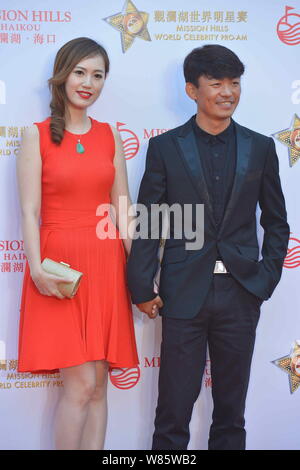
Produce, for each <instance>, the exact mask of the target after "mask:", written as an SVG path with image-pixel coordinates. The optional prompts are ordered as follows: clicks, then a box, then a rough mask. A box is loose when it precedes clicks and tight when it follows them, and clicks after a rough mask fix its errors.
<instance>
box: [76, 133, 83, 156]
mask: <svg viewBox="0 0 300 470" xmlns="http://www.w3.org/2000/svg"><path fill="white" fill-rule="evenodd" d="M80 139H81V136H80V137H79V139H77V144H76V152H77V153H84V146H83V145H82V143H81V142H80Z"/></svg>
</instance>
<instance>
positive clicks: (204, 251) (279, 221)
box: [127, 120, 289, 318]
mask: <svg viewBox="0 0 300 470" xmlns="http://www.w3.org/2000/svg"><path fill="white" fill-rule="evenodd" d="M191 122H192V121H191V120H189V121H188V122H187V123H185V124H184V125H183V126H180V127H177V128H175V129H172V130H171V131H168V132H166V133H164V134H162V135H160V136H157V137H154V138H152V139H150V140H149V147H148V152H147V158H146V169H145V173H144V176H143V178H142V181H141V185H140V190H139V196H138V202H139V203H143V204H145V205H146V206H147V207H150V205H151V204H161V203H167V204H169V205H172V204H174V203H179V204H180V205H183V204H193V205H195V204H201V203H202V204H204V245H203V247H202V248H201V249H199V250H197V251H194V250H186V247H185V244H186V241H187V240H185V239H184V238H183V239H181V240H178V239H172V238H170V239H168V240H167V241H166V244H165V250H164V256H163V261H162V266H161V275H160V288H159V294H160V296H161V298H162V300H163V302H164V306H163V308H162V309H160V313H161V314H162V315H166V316H169V317H175V318H192V317H194V316H195V315H197V313H199V310H200V308H201V306H202V304H203V302H204V300H205V297H206V295H207V293H208V289H209V286H210V283H211V281H212V277H213V269H214V265H215V261H216V259H217V248H218V249H219V252H220V254H221V256H222V259H223V261H224V263H225V266H226V267H227V269H228V270H229V271H230V273H231V274H232V275H233V276H234V277H235V278H236V279H237V280H238V281H239V282H240V283H241V284H242V285H243V286H244V287H245V288H246V289H247V290H248V291H250V292H251V293H253V294H254V295H256V296H257V297H260V298H261V299H262V300H266V299H268V298H269V297H270V296H271V295H272V292H273V290H274V289H275V287H276V285H277V283H278V281H279V280H280V277H281V272H282V266H283V261H284V258H285V256H286V252H287V246H288V240H289V226H288V224H287V218H286V209H285V202H284V196H283V193H282V189H281V184H280V178H279V167H278V158H277V155H276V150H275V145H274V142H273V140H272V139H271V138H269V137H266V136H264V135H261V134H258V133H257V132H254V131H251V130H250V129H247V128H245V127H242V126H240V125H239V124H237V123H234V124H235V127H236V141H237V162H236V172H235V178H234V183H233V188H232V192H231V196H230V198H229V202H228V204H227V206H226V209H225V213H224V217H223V221H222V223H221V224H220V226H219V228H217V227H216V225H215V222H214V217H213V209H212V202H211V198H210V195H209V193H208V190H207V186H206V182H205V179H204V174H203V168H202V165H201V155H200V158H199V153H198V149H197V144H196V140H195V136H194V132H193V129H192V123H191ZM257 203H259V205H260V208H261V211H262V213H261V218H260V224H261V225H262V227H263V229H264V240H263V246H262V259H261V260H260V261H258V258H259V248H258V241H257V229H256V207H257ZM194 222H196V221H194ZM170 233H171V236H172V227H171V230H170ZM158 247H159V240H157V239H156V240H155V239H139V238H138V239H135V240H133V243H132V249H131V253H130V256H129V259H128V266H127V268H128V269H127V274H128V286H129V289H130V291H131V296H132V301H133V303H141V302H145V301H147V300H151V299H153V298H154V297H155V293H154V292H153V279H154V276H155V273H156V271H157V268H158V260H157V251H158Z"/></svg>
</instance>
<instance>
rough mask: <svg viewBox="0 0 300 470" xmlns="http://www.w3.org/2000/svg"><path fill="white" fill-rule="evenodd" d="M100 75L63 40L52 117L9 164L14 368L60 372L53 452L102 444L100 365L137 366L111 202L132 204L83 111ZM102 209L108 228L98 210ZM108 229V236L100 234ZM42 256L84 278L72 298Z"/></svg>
mask: <svg viewBox="0 0 300 470" xmlns="http://www.w3.org/2000/svg"><path fill="white" fill-rule="evenodd" d="M108 71H109V59H108V56H107V53H106V51H105V49H104V48H103V47H102V46H100V45H99V44H98V43H96V42H95V41H93V40H91V39H89V38H77V39H73V40H72V41H69V42H68V43H67V44H65V45H64V46H63V47H62V48H61V49H60V50H59V51H58V53H57V56H56V59H55V64H54V72H53V77H52V78H51V79H50V80H49V84H50V88H51V92H52V100H51V104H50V108H51V116H50V117H49V118H47V119H46V120H45V121H43V122H40V123H36V124H35V125H33V126H32V127H30V128H28V129H27V131H26V132H25V134H24V138H23V141H22V146H21V151H20V153H19V156H18V160H17V175H18V185H19V194H20V203H21V213H22V229H23V237H24V244H25V251H26V255H27V264H26V270H25V275H24V281H23V291H22V299H21V308H20V314H21V316H20V331H19V360H18V368H19V369H18V370H19V371H20V372H28V371H30V372H34V373H39V372H43V373H55V372H58V371H60V372H61V375H62V377H63V382H64V388H63V392H62V396H61V398H60V401H59V403H58V407H57V412H56V432H55V434H56V448H57V449H102V448H103V444H104V438H105V429H106V420H107V376H108V369H109V367H128V368H130V367H134V366H136V365H137V364H138V357H137V352H136V344H135V336H134V326H133V318H132V310H131V303H130V297H129V293H128V291H127V286H126V277H125V273H126V271H125V265H126V255H125V250H126V252H127V254H128V253H129V251H130V246H131V240H130V237H129V236H128V232H127V230H126V227H127V226H128V225H129V226H130V223H131V222H134V221H133V220H131V219H129V217H128V215H127V214H122V213H121V210H120V209H119V198H120V196H122V197H123V198H126V201H127V207H129V206H130V204H131V202H130V196H129V191H128V182H127V173H126V162H125V159H124V154H123V148H122V142H121V139H120V137H119V135H118V133H117V131H116V130H115V129H114V128H112V127H111V126H110V125H109V124H107V123H100V122H98V121H96V120H94V119H92V118H90V117H89V116H88V114H87V109H88V107H89V106H90V105H92V104H93V103H94V102H95V101H96V99H97V98H98V97H99V95H100V93H101V90H102V88H103V85H104V82H105V79H106V77H107V74H108ZM109 205H111V207H112V208H114V209H115V212H114V214H115V224H116V225H114V222H113V217H112V218H110V215H109V214H108V212H107V211H106V212H105V211H104V209H105V208H107V207H109ZM120 207H121V206H120ZM123 207H124V205H123ZM98 214H100V216H99V215H98ZM124 216H125V219H124ZM121 220H123V221H124V220H125V221H126V224H125V225H121V222H120V221H121ZM105 221H108V223H107V224H105V223H103V222H105ZM110 224H111V225H110ZM107 225H108V226H110V227H114V228H115V236H112V235H111V233H112V232H113V230H108V232H110V235H109V236H107V235H106V236H105V233H104V234H103V230H101V228H102V229H103V227H105V226H107ZM121 238H122V239H121ZM123 243H124V245H123ZM124 246H125V247H124ZM46 257H47V258H50V259H52V260H54V261H57V262H60V261H63V262H64V263H68V264H69V265H70V266H71V268H73V269H76V270H78V271H80V272H82V273H83V277H82V281H81V284H80V286H79V289H78V291H77V293H76V295H75V296H74V297H73V298H71V299H69V298H65V297H64V296H63V295H62V294H61V293H60V291H59V283H61V282H62V278H61V277H57V276H54V275H51V274H47V273H46V272H45V271H43V269H42V267H41V262H42V261H43V259H44V258H46ZM65 281H66V279H65Z"/></svg>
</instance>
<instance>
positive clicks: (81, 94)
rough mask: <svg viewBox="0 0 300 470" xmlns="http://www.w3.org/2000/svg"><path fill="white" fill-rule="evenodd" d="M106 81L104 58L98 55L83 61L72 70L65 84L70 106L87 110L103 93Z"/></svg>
mask: <svg viewBox="0 0 300 470" xmlns="http://www.w3.org/2000/svg"><path fill="white" fill-rule="evenodd" d="M104 81H105V64H104V60H103V57H102V56H101V55H97V56H94V57H88V58H86V59H82V60H81V61H80V62H79V63H78V64H77V65H76V66H75V67H74V69H73V70H72V72H71V73H70V75H69V76H68V78H67V80H66V83H65V91H66V95H67V100H68V106H71V107H73V108H76V109H85V108H87V107H88V106H91V104H93V103H94V102H95V101H96V99H97V98H98V96H99V95H100V93H101V90H102V88H103V85H104Z"/></svg>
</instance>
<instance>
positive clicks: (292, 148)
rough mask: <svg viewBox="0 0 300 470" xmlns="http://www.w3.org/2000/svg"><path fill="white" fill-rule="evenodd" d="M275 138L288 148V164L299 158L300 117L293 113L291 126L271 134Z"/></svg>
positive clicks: (293, 163)
mask: <svg viewBox="0 0 300 470" xmlns="http://www.w3.org/2000/svg"><path fill="white" fill-rule="evenodd" d="M272 135H273V137H275V139H277V140H279V142H281V143H282V144H284V145H286V146H287V147H288V149H289V163H290V166H293V165H295V163H296V162H297V161H298V160H299V159H300V118H299V117H298V116H297V114H294V117H293V120H292V124H291V127H290V128H288V129H284V130H282V131H279V132H276V134H272Z"/></svg>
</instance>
